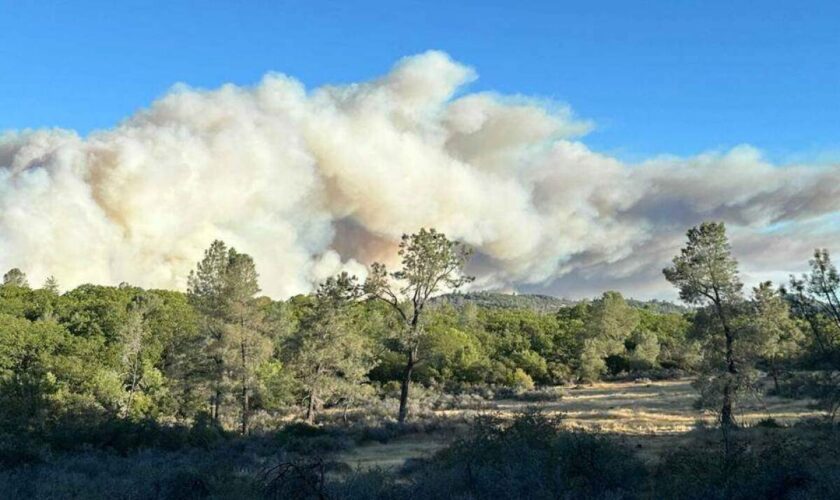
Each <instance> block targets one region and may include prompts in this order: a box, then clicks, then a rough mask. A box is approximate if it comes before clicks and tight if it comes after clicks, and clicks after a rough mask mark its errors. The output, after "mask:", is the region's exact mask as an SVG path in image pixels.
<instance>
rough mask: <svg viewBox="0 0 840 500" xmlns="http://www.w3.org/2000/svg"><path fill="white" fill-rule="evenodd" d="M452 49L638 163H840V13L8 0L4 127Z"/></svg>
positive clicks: (336, 78)
mask: <svg viewBox="0 0 840 500" xmlns="http://www.w3.org/2000/svg"><path fill="white" fill-rule="evenodd" d="M427 49H440V50H443V51H446V52H448V53H449V54H450V55H451V56H452V57H453V58H455V59H456V60H458V61H461V62H463V63H466V64H469V65H471V66H473V67H474V68H476V70H477V71H478V73H479V75H480V78H479V80H478V81H476V82H475V83H473V84H472V85H471V87H470V90H495V91H498V92H501V93H508V94H524V95H530V96H538V97H543V98H548V99H554V100H557V101H561V102H566V103H568V104H569V105H571V106H572V107H573V109H574V110H575V111H576V113H577V114H578V115H579V116H580V117H583V118H587V119H591V120H593V121H594V122H595V124H596V129H595V130H594V131H593V132H592V133H591V134H590V135H589V136H588V137H587V138H586V139H585V142H586V143H587V144H588V145H589V146H591V147H593V148H594V149H596V150H599V151H605V152H609V153H612V154H615V155H617V156H619V157H622V158H625V159H629V160H637V159H641V158H644V157H647V156H650V155H653V154H659V153H670V154H678V155H689V154H695V153H699V152H702V151H706V150H710V149H725V148H728V147H731V146H734V145H737V144H741V143H749V144H752V145H754V146H756V147H758V148H760V149H761V150H763V151H764V152H765V153H766V154H767V155H768V156H769V157H770V158H771V159H773V160H775V161H780V162H783V163H784V162H791V161H814V160H816V161H835V160H836V159H837V158H840V2H830V1H825V2H774V1H768V2H763V3H762V5H761V7H758V6H757V5H756V3H755V2H731V1H730V2H683V1H661V2H618V1H617V2H574V3H571V2H549V1H546V2H540V1H535V2H498V1H482V2H438V1H431V0H426V1H422V2H421V1H417V2H401V3H399V4H397V3H396V2H385V1H365V2H316V1H308V2H284V1H272V2H268V1H265V2H263V1H250V2H234V1H229V2H213V1H206V0H205V1H201V2H199V1H175V0H172V1H167V2H150V1H145V2H135V1H119V2H114V1H107V2H106V1H74V2H69V1H54V0H41V1H38V2H34V1H33V2H28V1H17V0H15V1H4V0H0V130H2V129H22V128H40V127H64V128H72V129H76V130H78V131H80V132H82V133H86V132H89V131H90V130H94V129H97V128H106V127H110V126H112V125H114V124H115V123H117V122H119V120H121V119H122V118H124V117H126V116H127V115H129V114H131V113H132V112H133V111H135V110H137V109H139V108H142V107H145V106H147V105H148V104H149V103H150V102H151V101H152V100H153V99H155V98H156V97H158V96H160V95H161V94H163V93H165V92H166V90H167V89H168V88H169V87H171V85H172V84H174V83H175V82H186V83H188V84H190V85H194V86H200V87H215V86H218V85H220V84H222V83H226V82H233V83H237V84H250V83H254V82H256V81H258V80H259V79H260V77H261V76H262V75H263V74H264V73H265V72H267V71H279V72H283V73H287V74H289V75H292V76H294V77H296V78H298V79H300V80H302V81H303V82H304V83H305V84H306V85H307V86H310V87H311V86H317V85H320V84H323V83H342V82H352V81H360V80H364V79H368V78H371V77H373V76H376V75H379V74H382V73H384V72H386V71H387V70H388V68H389V67H390V66H391V65H392V64H393V63H394V62H395V61H396V60H397V59H399V58H400V57H403V56H406V55H410V54H414V53H418V52H422V51H425V50H427Z"/></svg>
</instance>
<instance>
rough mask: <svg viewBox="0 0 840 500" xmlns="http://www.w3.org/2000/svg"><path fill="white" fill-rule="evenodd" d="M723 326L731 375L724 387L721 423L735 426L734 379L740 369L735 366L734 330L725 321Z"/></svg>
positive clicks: (727, 362)
mask: <svg viewBox="0 0 840 500" xmlns="http://www.w3.org/2000/svg"><path fill="white" fill-rule="evenodd" d="M723 328H724V333H725V334H726V369H727V372H728V375H729V376H728V377H727V378H726V385H725V386H724V388H723V408H722V409H721V412H720V423H721V425H723V426H726V427H734V426H735V419H734V417H733V415H732V397H733V395H732V381H733V380H732V379H733V377H734V375H736V374H737V373H738V370H737V369H736V368H735V353H734V349H733V345H732V344H733V341H734V338H733V337H732V331H731V330H730V329H729V325H727V324H726V323H725V322H724V326H723Z"/></svg>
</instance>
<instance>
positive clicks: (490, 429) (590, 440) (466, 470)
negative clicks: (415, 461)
mask: <svg viewBox="0 0 840 500" xmlns="http://www.w3.org/2000/svg"><path fill="white" fill-rule="evenodd" d="M558 424H559V421H558V420H557V419H552V418H549V417H546V416H544V415H542V414H539V413H528V414H524V415H521V416H519V417H518V418H516V419H515V420H514V421H513V422H508V423H505V422H504V421H502V420H499V419H497V418H493V417H481V418H479V419H477V420H476V423H475V425H474V428H473V430H472V434H471V436H470V437H469V438H466V439H461V440H459V441H457V442H456V443H455V444H454V445H453V446H452V447H450V448H448V449H446V450H444V451H442V452H440V453H439V454H438V455H437V456H435V457H434V458H433V459H432V460H431V461H430V462H429V464H428V466H426V467H424V468H422V469H421V470H420V471H419V472H418V474H417V476H416V478H415V482H414V484H413V492H412V496H413V497H414V498H450V497H462V498H500V499H501V498H511V499H513V498H607V497H610V498H621V497H623V496H629V495H630V492H632V491H633V490H634V489H635V488H637V487H638V486H639V485H640V484H641V482H642V481H643V480H644V477H645V469H644V468H643V466H642V464H641V463H640V462H639V461H638V460H637V459H636V458H635V457H634V456H633V454H632V452H631V451H630V450H629V449H627V448H624V447H621V446H618V445H616V444H614V443H613V442H612V441H609V440H608V439H607V438H604V437H599V436H596V435H592V434H586V433H583V432H576V431H564V430H560V429H559V428H558Z"/></svg>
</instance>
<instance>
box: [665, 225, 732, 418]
mask: <svg viewBox="0 0 840 500" xmlns="http://www.w3.org/2000/svg"><path fill="white" fill-rule="evenodd" d="M687 236H688V242H687V244H686V246H685V247H684V248H683V249H682V251H681V252H680V255H678V256H676V257H674V260H673V265H672V266H671V267H668V268H666V269H664V271H663V273H664V274H665V278H666V279H667V280H668V281H669V282H671V284H673V285H674V286H675V287H677V289H678V290H679V293H680V298H681V299H682V300H684V301H685V302H687V303H689V304H700V305H708V306H710V307H711V312H712V313H713V316H712V318H710V319H712V320H713V323H711V324H710V326H711V331H712V333H713V334H715V333H717V334H719V335H722V336H723V340H724V343H723V347H722V351H723V352H722V354H723V365H724V366H723V368H722V369H720V368H718V367H714V368H713V371H714V373H711V374H710V375H711V377H712V380H713V385H714V386H715V387H717V386H719V387H720V390H721V413H720V418H721V424H722V425H723V426H724V427H730V426H733V425H735V419H734V415H733V400H734V398H735V396H736V392H737V390H738V389H739V388H741V387H742V384H741V383H740V382H741V380H739V379H738V374H739V366H738V360H737V359H736V356H735V347H736V343H737V342H738V334H739V329H738V325H737V324H736V320H737V316H738V314H739V309H740V308H742V306H743V303H744V299H743V295H742V292H741V289H742V287H743V285H742V284H741V280H740V278H739V277H738V263H737V261H736V260H735V259H734V258H733V257H732V252H731V248H730V246H729V241H728V240H727V238H726V228H725V226H724V224H723V223H722V222H720V223H717V222H704V223H702V224H701V225H700V226H697V227H693V228H691V229H689V230H688V234H687ZM704 331H706V330H704ZM709 345H711V346H714V347H713V349H714V350H715V351H718V350H720V348H719V347H717V344H716V343H711V344H709ZM715 354H717V353H715Z"/></svg>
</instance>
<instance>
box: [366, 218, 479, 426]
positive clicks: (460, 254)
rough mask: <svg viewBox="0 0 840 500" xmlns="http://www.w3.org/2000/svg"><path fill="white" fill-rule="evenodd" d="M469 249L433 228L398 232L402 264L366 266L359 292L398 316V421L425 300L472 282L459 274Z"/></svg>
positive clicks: (402, 419) (405, 403) (404, 409)
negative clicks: (396, 266) (402, 366)
mask: <svg viewBox="0 0 840 500" xmlns="http://www.w3.org/2000/svg"><path fill="white" fill-rule="evenodd" d="M470 255H471V250H470V249H469V248H467V247H466V246H465V245H463V244H460V243H456V242H454V241H450V240H449V239H447V238H446V235H444V234H443V233H439V232H437V231H435V230H434V229H429V230H426V229H421V230H420V231H419V232H418V233H415V234H412V235H407V234H404V235H403V237H402V241H401V242H400V250H399V256H400V258H401V260H402V267H401V269H400V270H398V271H396V272H392V273H389V272H388V270H387V269H386V268H385V266H384V265H383V264H380V263H374V264H373V265H371V267H370V270H369V273H368V278H367V280H366V281H365V285H364V291H365V292H366V293H367V294H368V295H369V296H370V297H371V298H373V299H375V300H381V301H383V302H385V303H386V304H388V305H389V306H390V307H391V308H392V309H393V311H394V312H395V313H396V314H397V315H398V317H399V318H400V320H401V331H400V332H398V338H399V340H400V343H401V345H402V350H403V352H404V353H405V355H406V363H405V369H404V371H403V378H402V381H401V386H400V409H399V415H398V419H399V422H400V423H402V422H405V419H406V417H407V416H408V398H409V390H410V385H411V375H412V372H413V371H414V368H415V367H416V365H417V364H418V363H419V362H420V361H421V360H420V359H418V357H417V350H418V347H419V346H420V342H421V340H422V339H423V336H424V335H425V332H424V329H423V324H422V323H421V319H422V318H423V311H424V309H425V307H426V304H427V303H428V301H429V299H430V298H431V297H432V296H434V295H435V294H436V293H439V292H442V291H447V290H457V289H458V288H460V287H461V286H463V285H465V284H466V283H469V282H471V281H472V280H473V278H472V277H470V276H466V275H464V273H463V270H464V266H465V265H466V263H467V261H468V260H469V257H470Z"/></svg>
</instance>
